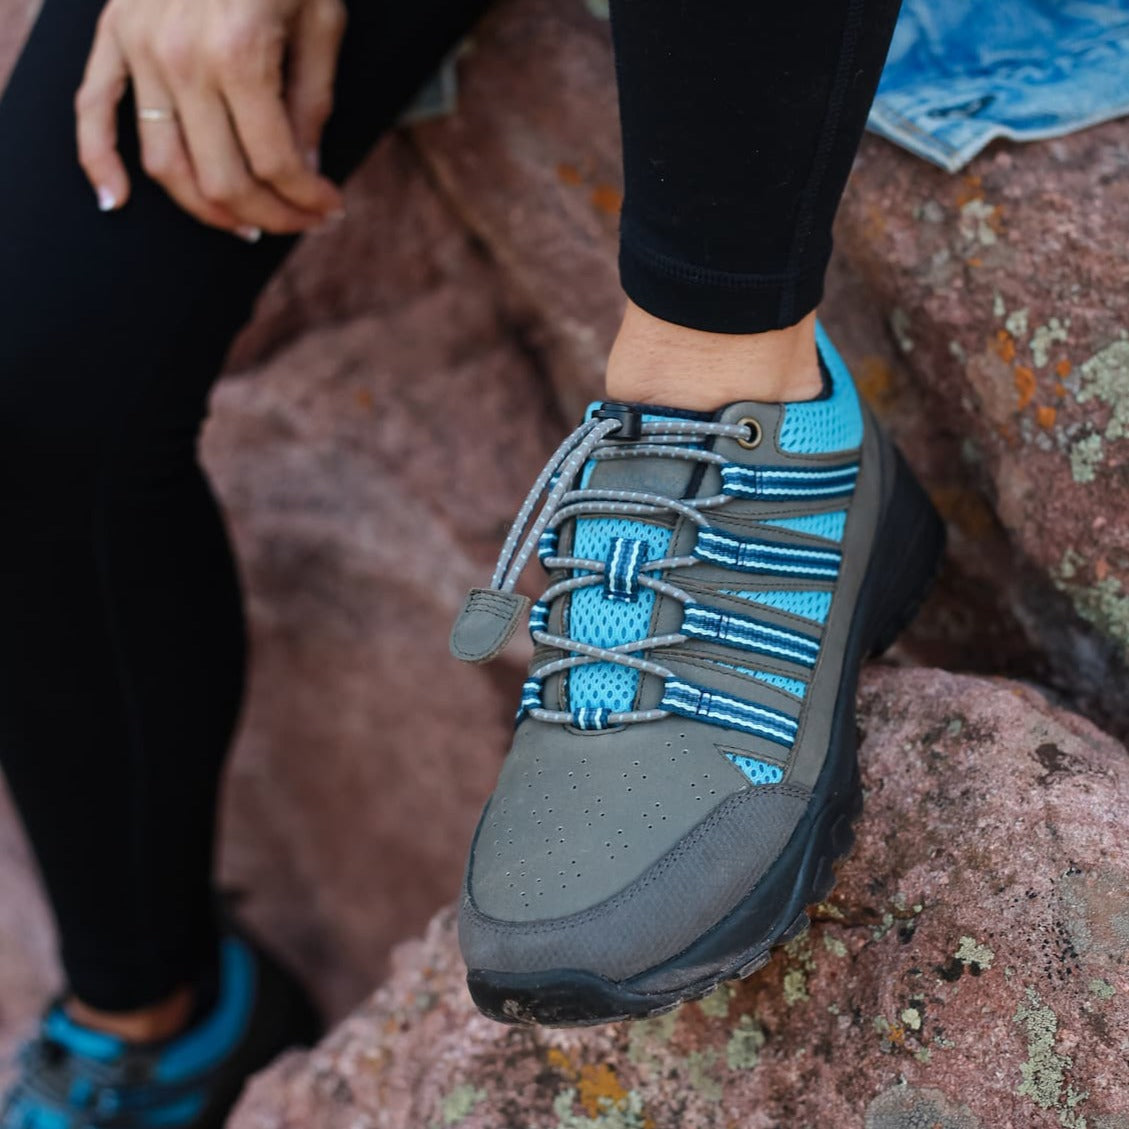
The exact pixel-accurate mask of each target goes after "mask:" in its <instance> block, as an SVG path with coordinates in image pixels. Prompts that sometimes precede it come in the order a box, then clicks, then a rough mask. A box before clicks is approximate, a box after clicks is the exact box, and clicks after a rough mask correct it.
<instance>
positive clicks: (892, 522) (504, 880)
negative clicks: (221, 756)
mask: <svg viewBox="0 0 1129 1129" xmlns="http://www.w3.org/2000/svg"><path fill="white" fill-rule="evenodd" d="M818 341H819V348H820V354H821V358H822V361H823V366H824V371H825V380H826V383H827V388H826V390H825V393H824V395H823V396H822V397H821V398H820V399H818V400H814V401H809V402H805V403H796V404H760V403H739V404H731V405H730V406H729V407H726V408H724V409H722V410H720V411H718V412H717V413H715V414H714V415H701V414H696V413H692V412H683V411H674V410H670V409H663V408H655V407H650V406H648V407H645V408H644V407H638V406H632V405H624V404H611V403H606V404H603V405H596V406H595V407H594V408H593V409H590V410H589V413H588V419H587V421H586V422H585V423H584V424H582V425H581V426H580V427H579V428H578V429H577V430H576V431H575V432H574V433H573V434H572V435H571V436H570V437H569V438H568V439H567V440H566V441H565V442H564V444H562V446H561V447H560V449H559V450H558V451H557V452H556V454H555V455H554V456H553V457H552V459H551V460H550V462H549V465H548V466H547V467H546V468H545V470H544V471H543V472H542V474H541V476H540V478H539V479H538V480H537V482H536V483H535V484H534V487H533V490H532V491H531V492H530V495H529V498H528V499H527V500H526V503H525V505H524V506H523V507H522V509H521V511H520V513H519V514H518V517H517V520H516V522H515V523H514V527H513V529H512V530H511V533H510V536H509V538H508V539H507V541H506V544H505V546H504V547H503V550H502V554H501V558H500V560H499V565H498V570H497V571H496V573H495V575H494V578H493V581H492V584H491V587H490V588H489V589H476V590H475V591H474V592H472V593H471V596H470V597H469V598H468V601H467V604H466V606H465V607H464V610H463V612H462V614H461V615H460V617H459V619H458V621H457V622H456V624H455V627H454V630H453V632H452V639H451V644H452V650H453V652H454V654H455V655H456V656H457V657H459V658H462V659H465V660H467V661H471V662H481V661H485V660H487V659H489V658H491V657H493V656H494V655H495V654H497V653H498V651H499V650H501V648H502V647H503V646H504V645H505V643H506V642H507V641H508V640H509V638H510V636H511V635H512V633H513V631H514V630H515V628H516V626H517V625H518V623H519V621H521V620H523V619H524V618H525V612H526V609H527V608H529V625H530V630H531V632H532V635H533V639H534V642H535V645H536V646H535V652H534V657H533V662H532V666H531V669H530V674H529V678H528V679H527V681H526V682H525V685H524V687H523V692H522V700H521V708H520V711H519V713H518V721H517V729H516V733H515V736H514V742H513V746H512V749H511V751H510V753H509V756H508V757H507V759H506V762H505V765H504V767H503V769H502V773H501V778H500V780H499V781H498V786H497V789H496V790H495V792H494V794H493V796H492V797H491V799H490V801H489V803H488V804H487V806H486V810H485V812H484V813H483V816H482V819H481V822H480V824H479V827H478V831H477V833H476V835H475V840H474V844H473V846H472V848H471V853H470V860H469V863H468V866H467V872H466V880H465V886H464V890H463V897H462V905H461V912H460V918H459V937H460V942H461V945H462V950H463V955H464V957H465V959H466V962H467V967H468V969H469V972H468V977H467V980H468V984H469V987H470V991H471V995H472V996H473V997H474V1000H475V1003H476V1004H477V1005H478V1007H479V1008H480V1009H481V1010H482V1011H483V1012H485V1013H486V1014H487V1015H489V1016H492V1017H494V1018H496V1019H499V1020H503V1021H509V1022H529V1023H544V1024H551V1025H566V1024H589V1023H602V1022H608V1021H610V1020H616V1019H625V1018H637V1017H642V1016H648V1015H654V1014H656V1013H657V1012H661V1011H664V1010H667V1009H668V1008H671V1007H673V1006H675V1005H676V1004H678V1003H680V1002H682V1001H683V1000H687V999H694V998H697V997H700V996H703V995H705V994H706V993H707V992H709V991H710V990H711V989H713V987H714V986H715V985H716V984H718V983H719V982H720V981H722V980H727V979H733V978H737V977H741V976H746V975H748V974H749V973H751V972H752V971H754V970H755V969H756V968H758V967H760V966H761V965H762V964H763V963H764V962H765V961H766V960H767V959H768V955H769V952H770V950H771V948H772V947H773V946H774V945H775V944H777V943H778V942H780V941H783V940H787V939H788V938H790V937H792V936H794V935H796V933H798V932H799V931H800V930H801V929H802V928H803V927H804V926H805V925H806V922H807V918H806V915H805V912H804V911H805V906H807V905H809V904H810V903H812V902H814V901H818V900H819V899H821V898H823V897H825V896H826V895H827V893H828V892H829V891H830V889H831V886H832V884H833V881H834V876H833V872H832V866H833V864H834V862H835V861H836V860H837V859H838V858H839V857H841V856H842V855H843V854H844V853H845V852H846V851H847V850H848V849H849V847H850V845H851V843H852V841H853V834H852V831H851V821H852V819H853V818H854V817H855V816H856V815H857V814H858V813H859V811H860V809H861V791H860V788H859V778H858V766H857V761H856V756H855V742H856V737H855V717H854V709H855V685H856V681H857V677H858V671H859V666H860V664H861V663H862V661H863V660H864V659H865V658H866V657H867V656H868V655H870V654H873V653H877V652H879V651H881V650H883V649H884V648H885V647H886V646H888V645H889V643H891V642H892V641H893V639H894V637H895V636H896V634H897V633H898V631H899V630H900V629H901V628H902V627H903V626H904V625H905V624H906V623H907V622H908V621H909V619H910V618H911V617H912V616H913V614H914V612H915V611H916V608H917V606H918V604H919V602H920V601H921V599H922V597H923V596H924V593H925V591H926V589H927V588H928V585H929V583H930V582H931V580H932V578H933V575H934V572H935V570H936V567H937V564H938V560H939V557H940V554H941V551H942V547H943V542H944V528H943V526H942V524H941V521H940V519H939V518H938V516H937V514H936V512H935V511H934V509H933V507H932V505H931V504H930V503H929V500H928V499H927V497H926V496H925V494H924V493H923V491H922V490H921V488H920V486H919V485H918V484H917V482H916V481H915V480H914V478H913V476H912V475H911V473H910V472H909V470H908V469H907V467H906V465H905V463H904V462H903V460H902V458H901V456H900V455H899V454H898V453H897V451H896V450H895V449H894V448H893V447H892V445H891V444H890V443H889V441H888V440H887V439H886V438H885V436H884V435H883V434H882V432H881V431H880V430H879V428H878V427H877V425H876V424H875V422H874V420H873V419H872V418H871V416H870V413H869V411H868V410H867V409H866V408H865V406H863V405H862V404H861V403H860V401H859V398H858V396H857V394H856V392H855V388H854V385H853V382H852V381H851V378H850V374H849V373H848V372H847V369H846V367H845V366H844V364H843V362H842V360H841V359H840V358H839V356H838V354H837V353H836V352H835V350H834V348H833V346H832V345H831V343H830V341H829V340H828V339H827V337H826V335H825V334H824V332H823V331H822V329H820V330H819V331H818ZM543 494H547V497H546V498H545V502H544V505H543V508H542V509H541V510H540V513H539V515H538V516H537V518H536V519H535V520H534V519H533V514H534V510H535V508H536V505H537V502H538V501H539V499H540V498H541V496H542V495H543ZM535 551H536V552H538V553H539V555H540V557H541V561H542V563H543V565H544V566H545V568H546V569H547V571H548V573H549V577H550V586H549V588H548V589H547V590H546V592H545V593H544V595H543V596H542V598H541V599H540V600H539V601H538V602H537V603H535V604H533V605H532V607H530V606H529V601H528V600H526V599H525V598H524V597H521V596H518V595H516V594H515V593H514V590H513V589H514V585H515V584H516V582H517V579H518V576H519V574H520V573H521V571H522V569H523V568H524V566H525V564H526V562H527V561H528V559H529V558H530V557H531V556H532V555H533V553H534V552H535Z"/></svg>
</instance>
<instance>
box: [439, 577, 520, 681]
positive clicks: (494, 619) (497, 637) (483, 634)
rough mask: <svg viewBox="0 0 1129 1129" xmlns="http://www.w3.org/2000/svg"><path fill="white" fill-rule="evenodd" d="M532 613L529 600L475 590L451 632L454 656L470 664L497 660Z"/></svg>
mask: <svg viewBox="0 0 1129 1129" xmlns="http://www.w3.org/2000/svg"><path fill="white" fill-rule="evenodd" d="M528 611H529V597H528V596H521V595H519V594H518V593H517V592H499V591H498V590H497V589H496V588H472V589H471V590H470V593H469V595H468V596H467V598H466V603H464V604H463V610H462V611H461V612H459V617H458V619H456V620H455V626H454V627H452V628H451V654H452V655H454V656H455V658H457V659H461V660H462V661H463V662H467V663H485V662H489V661H490V660H491V659H493V658H496V657H497V656H498V655H499V654H500V653H501V651H502V650H503V648H504V647H505V645H506V644H507V643H508V642H509V641H510V639H511V638H512V637H513V633H514V632H515V631H516V630H517V625H518V624H519V623H520V622H521V621H522V619H523V618H524V617H525V615H526V613H527V612H528Z"/></svg>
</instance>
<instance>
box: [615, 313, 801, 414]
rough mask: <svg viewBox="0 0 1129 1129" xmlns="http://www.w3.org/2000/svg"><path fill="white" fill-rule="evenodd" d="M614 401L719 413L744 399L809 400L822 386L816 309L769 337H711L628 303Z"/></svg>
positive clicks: (618, 338)
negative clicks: (723, 408) (724, 406)
mask: <svg viewBox="0 0 1129 1129" xmlns="http://www.w3.org/2000/svg"><path fill="white" fill-rule="evenodd" d="M606 384H607V394H608V397H609V398H611V399H615V400H630V401H635V402H638V403H644V404H664V405H666V406H668V407H672V408H687V409H691V410H696V411H713V410H714V409H716V408H720V407H722V406H723V405H724V404H731V403H733V402H735V401H738V400H756V401H760V402H763V403H778V402H782V401H793V400H810V399H813V398H814V397H816V396H818V395H819V393H820V391H821V390H822V387H823V378H822V376H821V375H820V371H819V356H818V353H817V352H816V347H815V312H814V311H813V312H812V313H810V314H808V315H807V317H805V318H804V319H803V320H802V321H800V322H798V323H797V324H796V325H793V326H789V327H788V328H787V329H779V330H772V331H770V332H768V333H749V334H736V333H705V332H703V331H702V330H698V329H689V328H687V327H686V326H682V325H675V324H673V323H672V322H668V321H663V320H661V319H660V318H656V317H654V316H653V315H651V314H648V313H647V312H646V311H645V310H643V309H641V308H640V307H639V306H637V305H635V303H634V302H632V301H630V300H628V303H627V310H626V312H625V313H624V317H623V323H622V324H621V326H620V330H619V334H618V335H617V336H616V339H615V343H614V344H613V346H612V351H611V355H610V356H609V358H608V370H607V381H606Z"/></svg>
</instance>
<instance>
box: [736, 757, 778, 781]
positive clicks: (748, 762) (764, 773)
mask: <svg viewBox="0 0 1129 1129" xmlns="http://www.w3.org/2000/svg"><path fill="white" fill-rule="evenodd" d="M725 755H726V756H727V757H728V758H729V759H730V760H731V761H732V762H733V763H734V764H735V765H736V766H737V767H738V768H739V769H740V770H741V771H742V772H743V773H744V774H745V775H746V776H747V777H748V778H749V780H750V781H751V782H752V783H753V784H779V783H780V781H781V780H783V779H784V770H783V769H782V768H781V767H780V766H779V765H778V764H769V763H768V762H767V761H762V760H757V758H756V757H746V756H742V755H741V754H739V753H726V754H725Z"/></svg>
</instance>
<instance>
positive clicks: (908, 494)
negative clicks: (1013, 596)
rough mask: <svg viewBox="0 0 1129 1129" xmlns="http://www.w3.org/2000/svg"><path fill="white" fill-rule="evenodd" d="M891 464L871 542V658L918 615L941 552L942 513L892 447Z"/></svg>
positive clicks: (943, 548) (883, 648) (943, 542)
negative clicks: (883, 506)
mask: <svg viewBox="0 0 1129 1129" xmlns="http://www.w3.org/2000/svg"><path fill="white" fill-rule="evenodd" d="M894 461H895V469H894V487H893V490H892V492H891V495H890V499H889V501H888V503H887V505H886V509H885V512H884V513H883V515H882V526H881V528H880V529H879V531H878V536H877V538H876V541H875V557H874V560H873V562H872V565H871V574H870V575H871V578H872V583H870V584H868V587H869V588H870V589H871V591H870V592H869V593H868V599H867V607H868V609H869V611H868V619H867V627H868V632H867V638H868V639H869V640H870V645H869V648H868V653H869V655H870V656H871V657H874V656H876V655H880V654H882V652H883V651H885V650H886V649H887V648H889V647H890V646H891V645H892V644H893V642H894V640H895V639H897V637H898V636H899V635H900V634H901V633H902V631H904V630H905V628H906V627H908V626H909V624H910V623H911V622H912V620H913V618H914V616H915V615H917V611H918V608H920V607H921V605H922V603H923V602H924V600H925V597H926V596H927V595H928V594H929V590H930V588H932V586H933V581H934V580H935V579H936V576H937V573H938V571H939V569H940V567H941V558H942V556H943V555H944V551H945V523H944V522H943V521H942V520H941V515H940V514H939V513H937V510H936V508H935V507H934V505H933V503H932V502H931V501H930V500H929V496H928V495H927V494H926V493H925V491H924V490H923V489H922V487H921V484H920V483H919V482H918V481H917V478H916V477H915V475H914V473H913V471H912V470H910V468H909V466H908V464H907V463H906V461H905V459H904V458H903V457H902V454H901V452H900V451H898V450H897V449H896V448H895V450H894Z"/></svg>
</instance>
